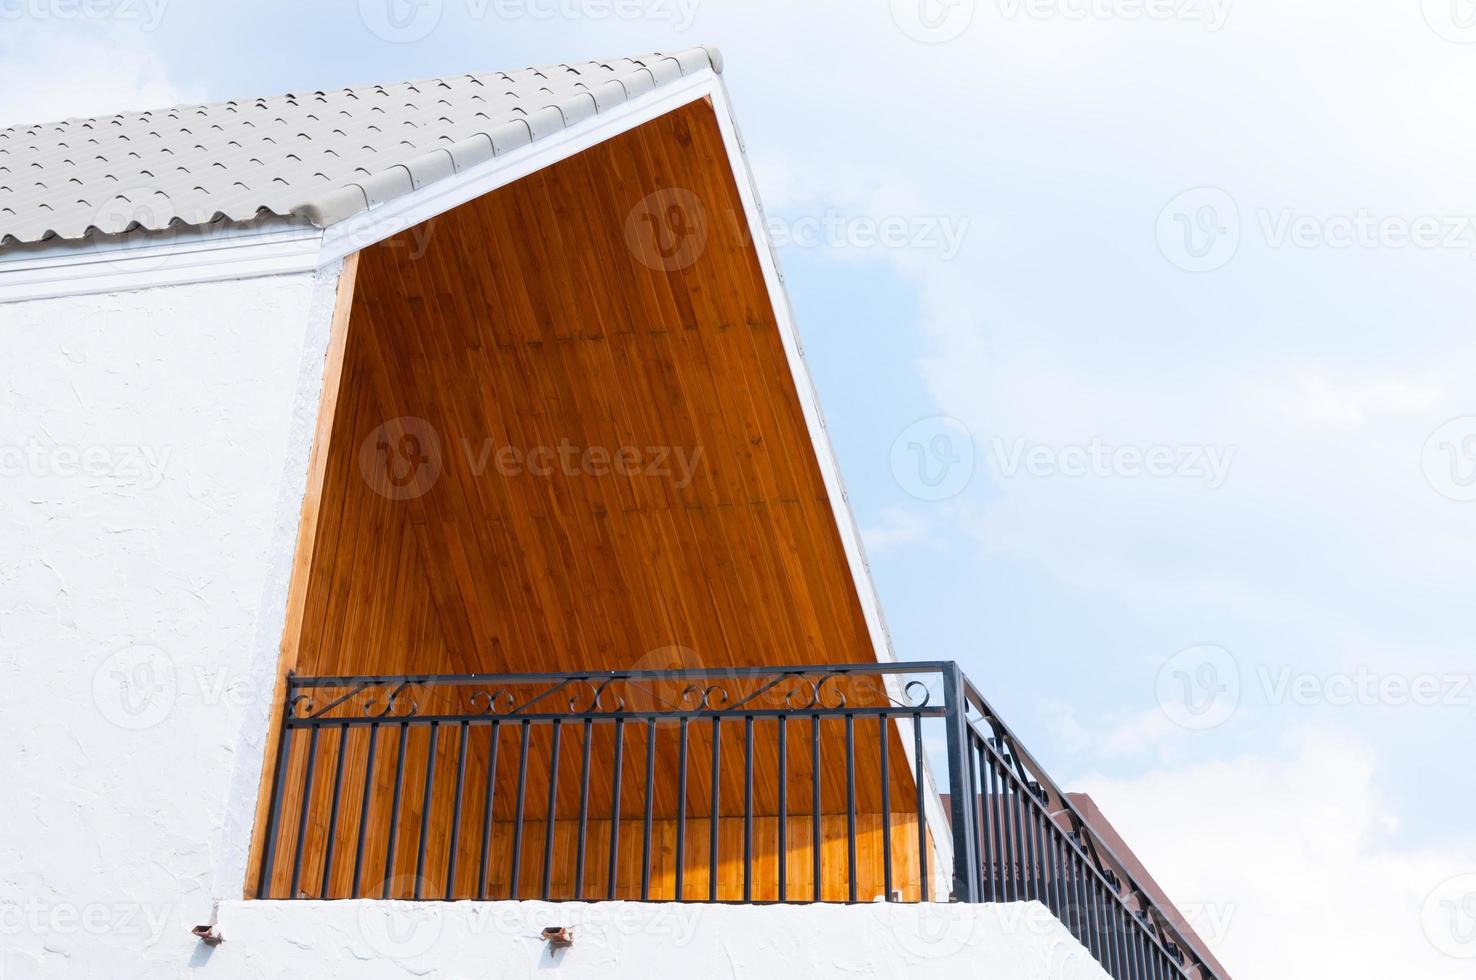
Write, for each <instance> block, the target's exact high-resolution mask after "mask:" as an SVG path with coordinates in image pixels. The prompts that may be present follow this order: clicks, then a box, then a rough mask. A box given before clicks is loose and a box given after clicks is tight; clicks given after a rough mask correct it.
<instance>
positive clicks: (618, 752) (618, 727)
mask: <svg viewBox="0 0 1476 980" xmlns="http://www.w3.org/2000/svg"><path fill="white" fill-rule="evenodd" d="M624 759H625V719H624V718H616V719H615V765H614V767H613V771H612V775H611V780H612V783H611V790H610V868H609V875H608V876H607V880H606V882H605V897H606V898H607V899H609V900H610V901H612V902H613V901H614V900H615V886H616V877H617V875H618V874H619V872H620V783H621V771H620V770H621V766H622V763H623V762H624Z"/></svg>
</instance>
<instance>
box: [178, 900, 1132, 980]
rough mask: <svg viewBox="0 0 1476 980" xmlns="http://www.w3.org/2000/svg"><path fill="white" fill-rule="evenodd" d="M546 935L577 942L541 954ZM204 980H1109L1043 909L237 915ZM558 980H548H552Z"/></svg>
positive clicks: (478, 906) (440, 909)
mask: <svg viewBox="0 0 1476 980" xmlns="http://www.w3.org/2000/svg"><path fill="white" fill-rule="evenodd" d="M544 926H569V927H572V928H573V932H574V945H573V946H572V947H571V948H569V949H566V950H563V951H560V952H558V953H552V954H551V953H550V950H549V948H548V944H547V943H545V942H543V941H542V939H541V938H540V936H539V933H540V932H541V931H542V929H543V927H544ZM219 928H220V931H221V934H222V935H223V936H224V939H225V941H224V942H223V943H222V944H221V945H219V946H217V947H215V948H214V949H210V950H203V949H202V950H201V951H200V952H199V954H198V955H197V956H196V957H195V958H194V964H195V966H196V971H195V974H194V975H195V976H197V977H200V978H201V980H207V978H208V980H236V978H241V980H246V978H253V980H254V978H261V977H267V978H277V977H289V976H292V977H312V978H314V980H333V978H340V977H341V978H354V980H379V978H385V980H390V978H395V980H403V978H406V977H420V978H424V980H464V978H472V977H476V978H479V980H516V978H524V977H526V978H530V980H531V978H534V977H543V976H550V975H552V976H562V977H564V978H566V980H581V978H586V977H587V978H590V980H595V978H598V980H622V978H631V980H667V978H673V980H678V978H679V980H690V978H693V977H751V978H755V980H784V978H790V977H803V978H821V977H838V976H845V977H852V978H855V980H870V978H888V977H897V978H903V977H905V978H908V980H927V978H934V977H936V978H938V980H944V978H947V980H959V978H962V977H987V978H988V980H1104V978H1105V977H1106V976H1107V975H1106V974H1105V973H1104V972H1102V969H1101V967H1099V966H1098V965H1097V963H1096V961H1095V960H1093V959H1092V958H1091V956H1090V954H1088V953H1087V951H1086V949H1085V948H1083V947H1082V946H1081V944H1079V943H1078V942H1077V941H1076V940H1075V939H1073V938H1071V936H1070V934H1069V933H1067V932H1066V930H1065V929H1064V928H1063V927H1062V926H1061V924H1060V923H1059V922H1057V921H1056V919H1055V918H1054V917H1053V916H1052V915H1051V914H1050V912H1049V911H1047V910H1046V908H1045V907H1044V906H1042V905H1039V904H1037V903H1029V904H1018V905H884V904H878V905H858V906H837V905H787V906H772V905H770V906H748V907H744V906H736V905H715V906H705V905H641V904H639V903H630V902H608V903H600V904H595V905H582V904H572V903H570V904H557V905H548V904H545V903H542V902H491V903H470V902H456V903H452V904H445V903H438V902H428V903H410V902H234V903H229V904H227V905H224V906H223V907H222V908H221V910H220V923H219ZM551 969H552V970H554V972H553V973H552V974H550V973H549V972H547V971H549V970H551Z"/></svg>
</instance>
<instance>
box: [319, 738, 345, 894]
mask: <svg viewBox="0 0 1476 980" xmlns="http://www.w3.org/2000/svg"><path fill="white" fill-rule="evenodd" d="M348 737H349V726H347V725H340V726H339V727H338V761H337V762H336V763H334V766H333V803H332V805H331V806H330V807H329V809H328V840H327V843H325V844H324V846H323V882H322V884H321V885H319V887H318V897H319V898H327V897H328V886H329V884H330V879H331V878H332V875H333V851H334V845H335V844H337V843H338V839H337V838H338V804H339V800H340V799H341V798H342V796H343V761H344V757H345V756H347V755H348Z"/></svg>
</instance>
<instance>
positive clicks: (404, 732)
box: [380, 722, 410, 899]
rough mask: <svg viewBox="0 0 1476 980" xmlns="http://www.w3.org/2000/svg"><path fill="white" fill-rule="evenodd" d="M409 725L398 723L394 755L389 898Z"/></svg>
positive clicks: (387, 880) (387, 854) (386, 858)
mask: <svg viewBox="0 0 1476 980" xmlns="http://www.w3.org/2000/svg"><path fill="white" fill-rule="evenodd" d="M409 738H410V725H409V723H408V722H400V751H399V752H398V753H397V754H396V755H395V794H394V797H393V798H392V799H391V801H390V822H389V834H388V839H387V840H386V841H385V843H384V892H383V894H382V895H380V898H385V899H387V898H389V897H390V892H391V887H392V883H393V881H394V874H395V847H396V845H398V844H399V842H400V800H401V798H402V797H403V796H404V794H405V750H406V749H407V748H408V747H409V746H408V744H407V743H408V741H409Z"/></svg>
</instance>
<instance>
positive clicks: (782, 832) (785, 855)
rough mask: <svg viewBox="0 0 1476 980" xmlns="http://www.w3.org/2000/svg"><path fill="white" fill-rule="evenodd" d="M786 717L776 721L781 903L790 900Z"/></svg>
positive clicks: (777, 829) (777, 831) (781, 716)
mask: <svg viewBox="0 0 1476 980" xmlns="http://www.w3.org/2000/svg"><path fill="white" fill-rule="evenodd" d="M784 720H785V719H784V716H783V715H780V716H779V717H778V718H776V719H775V722H776V723H777V735H778V740H779V745H778V752H779V815H778V826H777V827H776V829H775V832H774V833H775V838H776V840H777V841H778V853H777V857H778V859H779V901H781V902H786V901H788V900H789V741H788V739H787V738H786V735H787V732H786V731H785V727H784Z"/></svg>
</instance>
